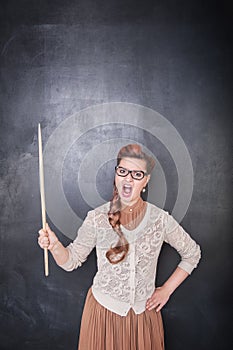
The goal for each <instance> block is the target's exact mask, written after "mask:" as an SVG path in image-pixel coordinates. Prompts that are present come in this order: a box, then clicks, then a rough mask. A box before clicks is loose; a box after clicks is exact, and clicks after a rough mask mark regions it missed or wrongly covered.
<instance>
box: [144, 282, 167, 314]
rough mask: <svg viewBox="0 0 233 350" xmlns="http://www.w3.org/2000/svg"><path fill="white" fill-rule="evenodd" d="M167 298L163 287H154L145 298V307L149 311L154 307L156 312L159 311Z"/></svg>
mask: <svg viewBox="0 0 233 350" xmlns="http://www.w3.org/2000/svg"><path fill="white" fill-rule="evenodd" d="M168 299H169V296H168V294H167V292H166V291H165V290H164V289H163V288H161V287H158V288H156V290H155V292H154V293H153V294H152V296H151V297H150V298H149V299H148V300H147V302H146V308H147V310H149V311H151V310H152V309H155V311H156V312H159V311H160V310H161V309H162V308H163V306H164V305H165V304H166V303H167V301H168Z"/></svg>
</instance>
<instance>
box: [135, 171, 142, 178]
mask: <svg viewBox="0 0 233 350" xmlns="http://www.w3.org/2000/svg"><path fill="white" fill-rule="evenodd" d="M133 175H134V177H136V178H137V179H141V178H142V177H143V172H142V171H135V172H134V174H133Z"/></svg>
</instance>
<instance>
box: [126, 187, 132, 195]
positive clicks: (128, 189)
mask: <svg viewBox="0 0 233 350" xmlns="http://www.w3.org/2000/svg"><path fill="white" fill-rule="evenodd" d="M124 192H125V193H126V194H130V193H131V187H126V186H124Z"/></svg>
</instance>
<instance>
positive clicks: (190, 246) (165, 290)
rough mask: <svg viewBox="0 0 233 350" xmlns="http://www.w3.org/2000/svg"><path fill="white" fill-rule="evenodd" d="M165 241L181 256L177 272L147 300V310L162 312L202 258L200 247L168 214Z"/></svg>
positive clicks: (166, 215) (165, 225)
mask: <svg viewBox="0 0 233 350" xmlns="http://www.w3.org/2000/svg"><path fill="white" fill-rule="evenodd" d="M164 232H165V235H164V240H165V242H167V243H169V244H170V245H171V246H172V247H174V248H175V249H176V250H177V252H178V253H179V254H180V256H181V262H180V263H179V265H178V267H177V268H176V270H175V271H174V272H173V273H172V275H171V276H170V277H169V278H168V280H167V281H166V282H165V283H164V284H163V285H162V286H161V287H158V288H156V289H155V291H154V293H153V294H152V296H151V297H150V298H149V299H148V300H147V303H146V308H147V309H148V310H151V309H153V308H156V311H157V312H158V311H160V310H161V309H162V307H163V306H164V305H165V304H166V303H167V301H168V300H169V298H170V296H171V294H172V293H173V292H174V291H175V290H176V288H177V287H178V286H179V285H180V284H181V283H182V282H183V281H184V280H185V279H186V278H187V277H188V276H189V275H190V274H191V273H192V271H193V269H194V268H195V267H197V264H198V262H199V260H200V257H201V252H200V247H199V245H198V244H197V243H196V242H195V241H194V240H193V239H192V238H191V237H190V235H189V234H188V233H187V232H185V230H184V229H183V228H182V227H181V226H180V225H179V224H178V222H177V221H176V220H175V219H174V218H173V217H172V216H171V215H169V214H168V213H166V214H165V217H164Z"/></svg>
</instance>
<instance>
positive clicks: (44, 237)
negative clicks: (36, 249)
mask: <svg viewBox="0 0 233 350" xmlns="http://www.w3.org/2000/svg"><path fill="white" fill-rule="evenodd" d="M49 231H51V230H50V228H49V225H48V224H47V223H46V230H44V229H40V230H39V237H38V244H39V246H40V247H41V248H43V249H45V248H48V247H49V245H50V240H49Z"/></svg>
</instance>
